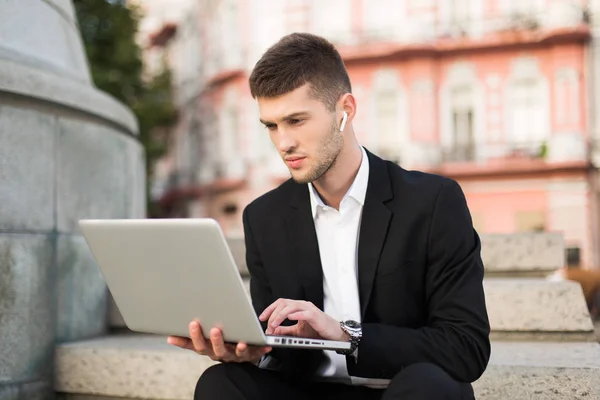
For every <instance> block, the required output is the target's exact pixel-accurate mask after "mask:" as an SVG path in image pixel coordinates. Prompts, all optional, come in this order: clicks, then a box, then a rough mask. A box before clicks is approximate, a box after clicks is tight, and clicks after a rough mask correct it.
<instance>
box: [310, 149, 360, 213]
mask: <svg viewBox="0 0 600 400" xmlns="http://www.w3.org/2000/svg"><path fill="white" fill-rule="evenodd" d="M351 143H352V144H351V145H350V146H344V147H343V148H342V150H341V151H340V154H339V155H338V157H337V159H336V161H335V163H334V165H332V166H331V168H330V169H329V170H328V171H327V172H326V173H325V174H323V176H321V177H320V178H319V179H317V180H316V181H314V182H313V185H314V187H315V189H317V192H319V196H321V199H322V200H323V201H324V202H325V204H327V205H328V206H330V207H334V208H335V209H339V208H340V203H341V201H342V199H343V198H344V195H345V194H346V193H347V192H348V189H350V186H351V185H352V182H354V178H356V174H358V170H359V169H360V164H361V162H362V150H361V148H360V146H359V145H358V143H357V142H356V140H353V141H352V142H351Z"/></svg>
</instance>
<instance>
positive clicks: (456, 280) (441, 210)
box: [347, 180, 490, 382]
mask: <svg viewBox="0 0 600 400" xmlns="http://www.w3.org/2000/svg"><path fill="white" fill-rule="evenodd" d="M480 250H481V243H480V240H479V237H478V235H477V233H476V232H475V230H474V229H473V225H472V221H471V216H470V213H469V210H468V207H467V204H466V200H465V197H464V194H463V192H462V190H461V188H460V186H459V185H458V184H457V183H456V182H455V181H452V180H446V181H445V182H444V183H443V185H442V186H441V189H440V191H439V193H438V196H437V199H436V201H435V205H434V207H433V211H432V215H431V221H430V228H429V235H428V243H427V271H426V279H425V282H426V283H425V285H426V287H425V294H426V300H427V308H428V310H427V311H428V316H427V324H426V326H424V327H421V328H418V329H412V328H404V327H396V326H390V325H384V324H379V323H365V324H363V337H362V340H361V342H360V345H359V349H358V359H357V360H356V361H355V360H354V359H353V358H352V357H347V365H348V371H349V373H350V374H351V375H354V376H362V377H368V378H388V379H389V378H392V377H393V376H394V375H395V374H396V373H398V372H399V371H400V370H401V369H402V368H404V367H405V366H408V365H410V364H414V363H420V362H427V363H433V364H435V365H438V366H440V367H441V368H442V369H444V370H445V371H446V372H447V373H448V374H450V375H451V376H452V377H454V378H455V379H456V380H458V381H461V382H473V381H475V380H477V379H478V378H479V377H480V376H481V374H482V373H483V372H484V371H485V369H486V367H487V364H488V361H489V357H490V341H489V333H490V326H489V321H488V316H487V310H486V305H485V297H484V291H483V283H482V281H483V262H482V260H481V255H480Z"/></svg>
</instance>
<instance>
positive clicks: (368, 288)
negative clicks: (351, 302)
mask: <svg viewBox="0 0 600 400" xmlns="http://www.w3.org/2000/svg"><path fill="white" fill-rule="evenodd" d="M367 155H368V157H369V184H368V187H367V195H366V197H365V204H364V206H363V212H362V218H361V225H360V234H359V239H358V240H359V241H358V290H359V294H360V304H361V317H362V318H364V316H365V312H366V310H367V306H368V305H369V300H370V297H371V292H372V289H373V281H374V280H375V275H376V273H377V265H378V263H379V257H380V256H381V250H382V248H383V244H384V243H385V238H386V236H387V231H388V227H389V223H390V220H391V217H392V213H391V211H390V210H389V209H388V208H387V207H386V205H385V202H386V201H388V200H390V199H391V198H392V197H393V192H392V187H391V184H390V177H389V172H388V169H387V165H386V162H385V161H383V160H382V159H380V158H379V157H376V156H374V155H373V154H371V153H370V152H368V151H367Z"/></svg>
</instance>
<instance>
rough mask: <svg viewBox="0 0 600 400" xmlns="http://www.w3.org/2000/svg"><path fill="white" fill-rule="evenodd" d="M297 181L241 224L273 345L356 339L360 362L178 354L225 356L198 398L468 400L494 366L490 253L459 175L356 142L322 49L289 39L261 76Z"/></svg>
mask: <svg viewBox="0 0 600 400" xmlns="http://www.w3.org/2000/svg"><path fill="white" fill-rule="evenodd" d="M250 88H251V92H252V96H253V97H254V98H256V99H257V100H258V105H259V110H260V120H261V121H262V123H263V124H264V125H265V126H266V128H267V130H268V133H269V135H270V137H271V140H272V141H273V144H274V145H275V147H276V149H277V150H278V151H279V153H280V155H281V158H282V159H283V161H284V162H285V164H286V165H287V167H288V168H289V170H290V173H291V175H292V179H290V180H289V181H287V182H285V183H283V184H282V185H281V186H280V187H278V188H277V189H275V190H273V191H271V192H269V193H267V194H265V195H263V196H262V197H260V198H258V199H257V200H255V201H254V202H253V203H251V204H250V205H249V206H248V207H247V208H246V209H245V210H244V214H243V221H244V232H245V241H246V260H247V265H248V269H249V271H250V275H251V281H250V289H251V296H252V301H253V304H254V308H255V310H256V312H257V314H258V315H259V318H260V320H261V321H263V323H264V328H265V330H266V332H267V334H277V335H279V334H281V335H295V336H304V337H318V338H323V339H330V340H347V341H350V342H351V343H352V351H351V352H349V354H338V353H336V352H334V351H319V350H298V349H270V348H255V347H249V346H247V345H246V344H244V343H239V344H238V345H237V346H235V345H229V344H224V343H223V339H222V335H221V332H220V331H219V330H218V329H217V328H213V329H212V330H211V332H210V338H203V337H202V336H201V335H200V334H199V331H200V330H199V326H198V324H197V323H196V322H193V323H191V324H190V337H191V339H184V338H176V337H171V338H169V342H170V343H172V344H174V345H177V346H180V347H183V348H188V349H191V350H195V351H196V352H198V353H199V354H203V355H208V356H209V357H210V358H212V359H213V360H219V361H223V363H221V364H218V365H216V366H213V367H211V368H209V369H208V370H207V371H206V372H204V374H203V375H202V376H201V378H200V380H199V381H198V384H197V387H196V394H195V397H196V398H197V399H202V400H205V399H223V400H233V399H264V400H267V399H330V398H340V399H386V400H391V399H429V400H431V399H471V398H473V391H472V388H471V385H470V382H473V381H474V380H476V379H477V378H479V376H480V375H481V374H482V373H483V372H484V370H485V368H486V366H487V363H488V359H489V356H490V342H489V329H490V328H489V322H488V317H487V312H486V306H485V299H484V293H483V287H482V279H483V265H482V261H481V258H480V242H479V238H478V236H477V234H476V232H475V231H474V229H473V226H472V221H471V217H470V214H469V210H468V208H467V205H466V202H465V198H464V195H463V193H462V191H461V189H460V187H459V186H458V184H457V183H456V182H454V181H452V180H450V179H446V178H443V177H440V176H435V175H430V174H425V173H421V172H409V171H406V170H404V169H402V168H400V167H399V166H397V165H396V164H393V163H391V162H388V161H384V160H382V159H380V158H378V157H377V156H375V155H374V154H371V153H370V152H368V151H367V150H365V149H364V148H362V147H361V146H359V144H358V142H357V140H356V137H355V135H354V130H353V126H352V120H353V119H354V116H355V114H356V112H357V104H356V99H355V98H354V96H353V95H352V94H351V86H350V80H349V77H348V74H347V72H346V69H345V66H344V63H343V61H342V59H341V57H340V55H339V53H338V52H337V50H336V49H335V48H334V47H333V45H331V44H330V43H329V42H327V41H326V40H324V39H322V38H319V37H317V36H313V35H310V34H292V35H289V36H286V37H284V38H282V39H281V40H280V41H279V42H278V43H276V44H275V45H274V46H272V47H271V48H270V49H269V50H268V51H267V52H266V53H265V54H264V55H263V56H262V58H261V59H260V60H259V61H258V63H257V64H256V66H255V68H254V70H253V72H252V75H251V77H250Z"/></svg>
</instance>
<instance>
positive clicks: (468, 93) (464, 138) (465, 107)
mask: <svg viewBox="0 0 600 400" xmlns="http://www.w3.org/2000/svg"><path fill="white" fill-rule="evenodd" d="M473 106H474V104H473V90H472V88H471V87H470V86H458V87H456V88H454V89H453V90H452V143H453V145H452V148H451V149H450V152H451V156H452V157H453V158H454V161H472V160H473V159H474V157H475V139H474V111H473V110H474V108H473Z"/></svg>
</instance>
